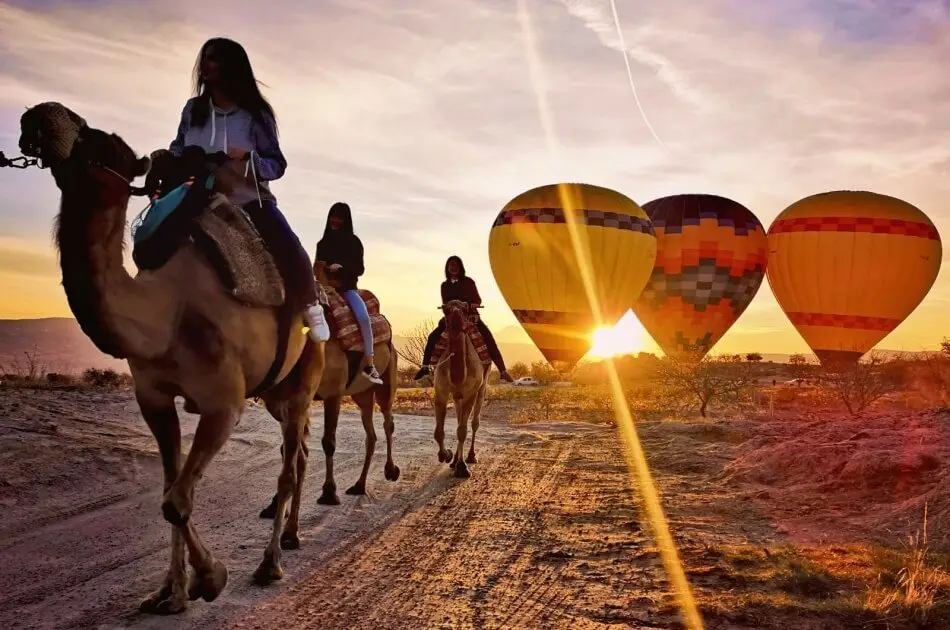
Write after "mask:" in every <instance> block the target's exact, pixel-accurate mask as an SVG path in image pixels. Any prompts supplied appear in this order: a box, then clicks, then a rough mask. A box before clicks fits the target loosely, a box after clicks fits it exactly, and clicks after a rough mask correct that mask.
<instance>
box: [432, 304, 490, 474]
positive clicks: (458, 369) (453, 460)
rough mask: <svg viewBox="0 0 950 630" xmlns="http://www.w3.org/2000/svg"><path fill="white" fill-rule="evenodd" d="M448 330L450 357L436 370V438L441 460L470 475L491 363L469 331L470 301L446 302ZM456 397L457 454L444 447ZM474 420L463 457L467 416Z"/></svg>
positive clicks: (446, 324)
mask: <svg viewBox="0 0 950 630" xmlns="http://www.w3.org/2000/svg"><path fill="white" fill-rule="evenodd" d="M442 310H443V311H444V312H445V334H446V335H448V338H449V346H448V352H449V353H450V354H449V356H448V358H447V359H445V358H443V359H442V360H441V361H440V362H439V364H438V365H437V366H436V369H435V374H434V376H433V378H434V380H435V441H436V443H437V444H438V445H439V461H440V462H449V465H450V466H451V467H452V468H454V469H455V476H456V477H459V478H466V477H469V476H470V475H469V472H468V466H467V465H466V463H468V464H474V463H476V462H477V459H476V457H475V434H476V433H477V432H478V424H479V418H480V416H481V413H482V403H483V402H484V400H485V391H486V390H487V388H488V374H489V372H491V363H483V362H482V360H481V359H480V358H479V357H478V353H477V352H476V350H475V344H473V343H472V339H471V337H470V336H469V335H468V334H467V332H466V322H468V321H470V319H471V318H472V317H473V313H472V309H471V306H470V305H469V304H466V303H464V302H460V301H458V300H453V301H451V302H448V303H446V304H445V305H444V306H443V307H442ZM450 396H451V397H452V398H453V399H454V401H455V413H456V415H457V416H458V446H457V447H456V450H455V455H454V456H453V455H452V453H450V452H449V450H448V449H446V448H445V415H446V412H447V410H448V404H449V397H450ZM469 418H471V420H472V444H471V446H470V447H469V450H468V457H467V458H466V459H464V460H463V459H462V449H463V447H464V446H465V438H466V437H467V434H468V420H469Z"/></svg>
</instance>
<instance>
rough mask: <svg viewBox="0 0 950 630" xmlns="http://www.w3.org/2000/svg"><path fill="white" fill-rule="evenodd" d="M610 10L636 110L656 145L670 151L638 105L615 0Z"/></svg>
mask: <svg viewBox="0 0 950 630" xmlns="http://www.w3.org/2000/svg"><path fill="white" fill-rule="evenodd" d="M610 9H611V11H613V14H614V26H616V27H617V37H619V38H620V52H621V53H623V63H624V65H625V66H626V67H627V78H628V79H629V80H630V90H631V91H632V92H633V100H634V101H636V103H637V109H639V110H640V116H641V117H642V118H643V122H644V123H645V124H646V126H647V129H649V130H650V133H651V134H653V137H654V138H655V139H656V141H657V143H658V144H659V145H660V146H661V147H663V148H664V149H666V150H667V151H669V150H670V148H669V147H668V146H666V144H665V143H664V142H663V141H662V140H661V139H660V136H658V135H656V131H655V130H654V129H653V125H651V124H650V120H649V119H648V118H647V114H646V112H645V111H643V105H641V104H640V96H639V95H637V86H636V84H634V82H633V70H631V68H630V58H629V57H628V56H627V44H626V43H625V42H624V41H623V30H622V29H621V28H620V16H619V15H617V2H616V0H610Z"/></svg>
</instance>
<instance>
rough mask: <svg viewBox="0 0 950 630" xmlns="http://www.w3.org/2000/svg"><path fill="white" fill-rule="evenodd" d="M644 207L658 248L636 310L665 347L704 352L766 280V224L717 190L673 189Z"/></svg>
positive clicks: (674, 351) (667, 350) (675, 351)
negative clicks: (680, 191)
mask: <svg viewBox="0 0 950 630" xmlns="http://www.w3.org/2000/svg"><path fill="white" fill-rule="evenodd" d="M643 209H644V210H645V211H646V212H647V214H648V215H649V216H650V220H651V221H652V222H653V229H654V231H655V232H656V239H657V255H656V264H655V265H654V267H653V273H652V275H651V276H650V281H649V282H648V283H647V286H646V288H645V289H644V290H643V293H642V294H641V295H640V297H639V299H637V300H636V302H635V305H634V312H636V314H637V317H638V318H639V319H640V322H641V323H642V324H643V326H644V328H646V329H647V331H649V333H650V335H652V336H653V339H654V340H655V341H656V342H657V344H659V346H660V347H661V348H662V349H663V352H665V353H666V354H668V355H676V354H691V355H694V356H695V357H696V358H701V357H703V356H705V354H706V353H707V352H709V350H710V349H711V348H712V347H713V346H714V345H715V344H716V342H717V341H719V339H720V338H721V337H722V336H723V335H724V334H725V333H726V331H727V330H729V328H730V327H731V326H732V325H733V324H734V323H735V321H736V320H737V319H738V318H739V316H740V315H741V314H742V312H743V311H745V309H746V307H747V306H748V305H749V303H750V302H751V301H752V298H753V297H755V294H756V292H757V291H758V290H759V286H761V284H762V280H763V278H764V277H765V266H766V262H767V260H768V239H767V237H766V234H765V228H764V227H762V223H761V222H760V221H759V220H758V219H757V218H756V216H755V215H754V214H752V212H751V211H750V210H749V209H748V208H746V207H745V206H743V205H742V204H739V203H737V202H735V201H732V200H731V199H726V198H725V197H719V196H717V195H703V194H694V195H672V196H669V197H662V198H660V199H655V200H653V201H650V202H649V203H646V204H644V205H643Z"/></svg>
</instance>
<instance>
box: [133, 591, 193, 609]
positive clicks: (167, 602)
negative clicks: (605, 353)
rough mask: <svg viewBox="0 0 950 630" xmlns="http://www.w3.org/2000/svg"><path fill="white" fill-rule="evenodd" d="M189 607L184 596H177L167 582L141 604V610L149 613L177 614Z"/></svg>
mask: <svg viewBox="0 0 950 630" xmlns="http://www.w3.org/2000/svg"><path fill="white" fill-rule="evenodd" d="M186 608H188V600H186V599H185V598H184V596H182V595H179V596H177V597H176V596H175V594H174V591H173V589H172V587H171V585H170V584H165V585H163V586H162V588H160V589H158V590H157V591H155V592H154V593H152V594H151V595H149V596H148V597H146V598H145V599H144V600H143V601H142V603H141V604H139V612H141V613H145V614H148V615H177V614H178V613H181V612H184V611H185V609H186Z"/></svg>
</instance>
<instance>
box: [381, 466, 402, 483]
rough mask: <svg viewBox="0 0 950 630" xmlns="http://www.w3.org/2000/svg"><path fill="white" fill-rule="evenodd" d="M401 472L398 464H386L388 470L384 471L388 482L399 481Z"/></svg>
mask: <svg viewBox="0 0 950 630" xmlns="http://www.w3.org/2000/svg"><path fill="white" fill-rule="evenodd" d="M401 472H402V471H401V470H399V466H397V465H396V464H386V470H385V471H384V474H385V476H386V481H399V474H400V473H401Z"/></svg>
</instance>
